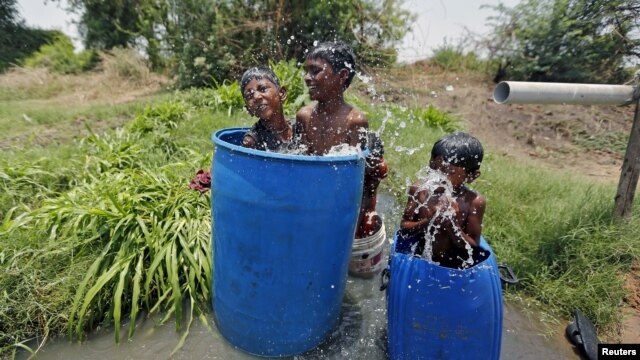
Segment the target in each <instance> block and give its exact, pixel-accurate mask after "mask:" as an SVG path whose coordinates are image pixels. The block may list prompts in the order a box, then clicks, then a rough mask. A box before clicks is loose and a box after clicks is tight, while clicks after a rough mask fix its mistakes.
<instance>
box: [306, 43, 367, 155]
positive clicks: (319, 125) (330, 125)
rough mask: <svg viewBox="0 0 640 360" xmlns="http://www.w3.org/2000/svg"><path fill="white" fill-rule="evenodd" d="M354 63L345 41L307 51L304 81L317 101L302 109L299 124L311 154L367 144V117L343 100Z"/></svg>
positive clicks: (354, 72) (352, 75)
mask: <svg viewBox="0 0 640 360" xmlns="http://www.w3.org/2000/svg"><path fill="white" fill-rule="evenodd" d="M355 66H356V61H355V55H354V54H353V51H352V50H351V48H349V46H347V45H346V44H344V43H342V42H324V43H321V44H319V45H317V46H316V47H315V48H313V49H312V50H311V51H310V52H309V53H308V54H307V56H306V60H305V62H304V69H305V71H306V73H305V75H304V81H305V83H306V84H307V87H308V88H309V97H310V98H311V100H312V101H316V103H314V104H311V105H308V106H305V107H303V108H302V109H300V110H299V111H298V113H297V114H296V123H297V126H298V127H299V130H300V134H301V138H300V144H301V145H302V146H304V147H306V149H305V150H306V152H307V153H308V154H309V155H326V154H327V153H329V151H330V150H331V149H332V148H333V147H335V146H337V145H341V144H347V145H350V146H357V147H364V145H366V142H367V129H368V128H369V123H368V121H367V117H366V116H365V115H364V114H363V113H362V112H361V111H360V110H358V109H356V108H354V107H353V106H351V105H350V104H348V103H347V102H346V101H345V100H344V92H345V90H347V88H348V87H349V85H350V84H351V81H352V80H353V77H354V76H355V74H356V70H355Z"/></svg>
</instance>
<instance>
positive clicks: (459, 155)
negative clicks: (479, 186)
mask: <svg viewBox="0 0 640 360" xmlns="http://www.w3.org/2000/svg"><path fill="white" fill-rule="evenodd" d="M483 156H484V150H483V149H482V144H481V143H480V141H479V140H478V139H476V138H475V137H473V136H471V135H469V134H467V133H464V132H455V133H452V134H448V135H445V136H443V137H441V138H440V139H439V140H438V141H436V143H435V144H433V148H432V149H431V160H430V162H429V166H430V167H431V168H432V169H435V170H439V171H441V172H443V173H445V174H446V175H447V176H448V178H449V180H450V181H451V183H452V185H453V186H454V187H457V186H460V185H462V184H464V183H465V182H466V183H470V182H472V181H473V180H475V179H477V178H478V176H480V164H481V163H482V157H483Z"/></svg>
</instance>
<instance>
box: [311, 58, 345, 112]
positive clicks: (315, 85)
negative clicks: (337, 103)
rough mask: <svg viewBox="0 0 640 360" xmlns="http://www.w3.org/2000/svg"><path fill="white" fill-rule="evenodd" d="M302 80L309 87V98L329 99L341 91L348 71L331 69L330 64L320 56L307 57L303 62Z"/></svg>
mask: <svg viewBox="0 0 640 360" xmlns="http://www.w3.org/2000/svg"><path fill="white" fill-rule="evenodd" d="M304 70H305V71H306V73H305V75H304V82H305V83H306V84H307V87H308V88H309V97H310V98H311V100H319V101H322V100H325V99H330V98H332V97H334V96H336V95H337V94H340V93H341V92H342V91H343V84H344V82H345V80H346V76H348V71H347V70H345V69H343V70H340V71H339V72H335V71H333V68H332V67H331V64H329V63H328V62H327V61H325V60H324V59H321V58H313V59H307V60H306V61H305V62H304Z"/></svg>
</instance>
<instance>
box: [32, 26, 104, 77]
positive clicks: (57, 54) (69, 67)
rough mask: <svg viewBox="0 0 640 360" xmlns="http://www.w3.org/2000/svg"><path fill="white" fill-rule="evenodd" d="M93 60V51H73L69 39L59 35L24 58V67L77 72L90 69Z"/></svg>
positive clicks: (64, 72) (69, 72)
mask: <svg viewBox="0 0 640 360" xmlns="http://www.w3.org/2000/svg"><path fill="white" fill-rule="evenodd" d="M94 62H95V53H94V52H92V51H83V52H80V53H78V54H76V53H74V47H73V44H72V43H71V40H70V39H69V38H68V37H67V36H65V35H59V36H57V37H56V39H55V40H54V41H53V42H52V43H51V44H46V45H43V46H42V47H40V49H39V50H38V51H37V52H36V53H34V54H33V55H31V56H29V57H28V58H26V59H25V60H24V66H26V67H32V68H33V67H44V68H47V69H49V70H50V71H53V72H57V73H62V74H77V73H80V72H82V71H86V70H88V69H90V68H91V67H92V66H93V65H94Z"/></svg>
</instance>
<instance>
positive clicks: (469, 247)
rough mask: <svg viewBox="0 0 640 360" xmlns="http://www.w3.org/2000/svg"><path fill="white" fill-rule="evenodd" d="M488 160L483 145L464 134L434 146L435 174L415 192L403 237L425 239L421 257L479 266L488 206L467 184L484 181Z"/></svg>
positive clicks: (454, 265)
mask: <svg viewBox="0 0 640 360" xmlns="http://www.w3.org/2000/svg"><path fill="white" fill-rule="evenodd" d="M483 155H484V151H483V149H482V144H481V143H480V141H479V140H478V139H476V138H475V137H473V136H471V135H469V134H467V133H463V132H456V133H453V134H448V135H445V136H443V137H442V138H440V139H439V140H438V141H437V142H436V143H435V144H434V145H433V148H432V150H431V160H430V161H429V168H430V169H431V170H433V171H430V176H428V178H427V179H422V180H418V181H417V182H415V183H414V184H412V185H411V186H410V188H409V199H408V202H407V206H406V208H405V210H404V215H403V217H402V222H401V223H400V229H401V235H403V236H410V237H417V238H418V239H419V242H418V246H417V247H416V249H415V251H414V253H415V254H418V255H423V256H431V258H430V259H429V260H431V261H433V262H437V263H439V264H440V265H441V266H445V267H449V268H455V269H458V268H467V267H469V266H472V265H473V264H474V260H473V256H472V255H473V254H474V251H477V247H478V244H479V243H480V234H481V232H482V218H483V216H484V211H485V208H486V201H485V199H484V196H482V195H481V194H480V193H478V192H477V191H474V190H472V189H470V188H468V187H467V186H466V185H465V184H469V183H471V182H473V181H474V180H475V179H477V178H478V177H479V176H480V164H481V163H482V158H483ZM425 249H427V251H424V250H425ZM429 249H430V251H429Z"/></svg>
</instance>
